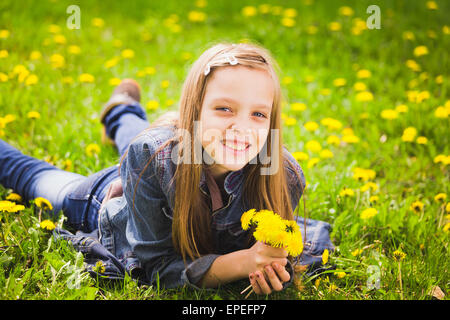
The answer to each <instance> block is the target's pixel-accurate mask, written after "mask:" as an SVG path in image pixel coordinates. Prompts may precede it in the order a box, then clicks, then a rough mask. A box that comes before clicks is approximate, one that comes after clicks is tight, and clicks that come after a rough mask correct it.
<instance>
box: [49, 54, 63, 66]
mask: <svg viewBox="0 0 450 320" xmlns="http://www.w3.org/2000/svg"><path fill="white" fill-rule="evenodd" d="M50 64H51V66H52V68H53V69H59V68H63V67H64V66H65V64H66V59H65V58H64V57H63V56H62V55H60V54H58V53H55V54H52V55H51V56H50Z"/></svg>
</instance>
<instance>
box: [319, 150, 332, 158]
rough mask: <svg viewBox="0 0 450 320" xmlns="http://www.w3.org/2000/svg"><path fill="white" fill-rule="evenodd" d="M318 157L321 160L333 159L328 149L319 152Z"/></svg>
mask: <svg viewBox="0 0 450 320" xmlns="http://www.w3.org/2000/svg"><path fill="white" fill-rule="evenodd" d="M319 156H320V157H321V158H322V159H331V158H333V157H334V154H333V152H332V151H331V150H330V149H323V150H322V151H320V154H319Z"/></svg>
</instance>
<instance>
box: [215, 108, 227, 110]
mask: <svg viewBox="0 0 450 320" xmlns="http://www.w3.org/2000/svg"><path fill="white" fill-rule="evenodd" d="M224 109H228V110H229V108H227V107H217V108H216V110H224Z"/></svg>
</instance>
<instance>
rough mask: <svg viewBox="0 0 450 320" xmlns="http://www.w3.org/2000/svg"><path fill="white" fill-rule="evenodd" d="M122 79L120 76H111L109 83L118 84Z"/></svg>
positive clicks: (111, 84)
mask: <svg viewBox="0 0 450 320" xmlns="http://www.w3.org/2000/svg"><path fill="white" fill-rule="evenodd" d="M121 81H122V80H120V79H119V78H111V79H109V81H108V83H109V85H110V86H117V85H119V84H120V82H121Z"/></svg>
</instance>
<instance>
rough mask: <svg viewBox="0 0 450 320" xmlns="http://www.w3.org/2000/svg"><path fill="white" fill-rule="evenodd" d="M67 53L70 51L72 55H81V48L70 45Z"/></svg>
mask: <svg viewBox="0 0 450 320" xmlns="http://www.w3.org/2000/svg"><path fill="white" fill-rule="evenodd" d="M67 51H68V52H69V53H70V54H74V55H77V54H80V53H81V48H80V47H79V46H77V45H70V46H69V47H68V48H67Z"/></svg>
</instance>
